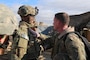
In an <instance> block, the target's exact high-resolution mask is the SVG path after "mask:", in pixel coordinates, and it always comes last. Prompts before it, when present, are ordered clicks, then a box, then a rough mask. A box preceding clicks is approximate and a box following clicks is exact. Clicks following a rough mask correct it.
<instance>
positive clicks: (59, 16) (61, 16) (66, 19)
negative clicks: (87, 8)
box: [55, 12, 70, 25]
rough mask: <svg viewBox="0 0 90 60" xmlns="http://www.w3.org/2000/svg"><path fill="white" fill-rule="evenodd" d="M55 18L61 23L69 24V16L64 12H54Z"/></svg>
mask: <svg viewBox="0 0 90 60" xmlns="http://www.w3.org/2000/svg"><path fill="white" fill-rule="evenodd" d="M55 18H57V19H58V20H60V21H61V22H62V23H64V24H67V25H69V22H70V17H69V15H68V14H67V13H65V12H61V13H56V14H55Z"/></svg>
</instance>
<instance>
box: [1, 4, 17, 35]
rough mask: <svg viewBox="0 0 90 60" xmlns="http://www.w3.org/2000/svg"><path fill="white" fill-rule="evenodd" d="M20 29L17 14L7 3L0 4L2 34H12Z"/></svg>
mask: <svg viewBox="0 0 90 60" xmlns="http://www.w3.org/2000/svg"><path fill="white" fill-rule="evenodd" d="M16 29H18V20H17V18H16V16H15V14H14V13H13V12H12V10H11V9H10V8H8V7H7V6H6V5H3V4H0V35H4V34H6V35H12V34H13V32H14V30H16Z"/></svg>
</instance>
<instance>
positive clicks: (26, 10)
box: [14, 5, 40, 60]
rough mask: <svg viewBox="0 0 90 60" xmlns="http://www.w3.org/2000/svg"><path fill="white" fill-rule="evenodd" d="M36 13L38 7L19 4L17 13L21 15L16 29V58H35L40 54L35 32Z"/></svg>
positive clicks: (20, 59) (37, 35)
mask: <svg viewBox="0 0 90 60" xmlns="http://www.w3.org/2000/svg"><path fill="white" fill-rule="evenodd" d="M37 13H38V9H36V8H33V7H31V6H28V5H23V6H20V8H19V10H18V14H19V15H20V17H21V21H20V23H19V28H18V30H17V35H18V36H17V35H16V36H17V37H15V40H14V41H16V42H17V47H16V50H17V52H16V54H17V56H18V58H19V59H18V60H37V58H38V57H39V55H40V45H39V41H38V37H39V36H40V35H39V33H37V30H36V29H37V25H36V21H35V16H36V15H37Z"/></svg>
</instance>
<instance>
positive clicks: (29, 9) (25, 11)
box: [18, 5, 38, 16]
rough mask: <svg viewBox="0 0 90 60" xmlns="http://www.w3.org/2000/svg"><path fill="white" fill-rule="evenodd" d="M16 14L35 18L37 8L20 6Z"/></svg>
mask: <svg viewBox="0 0 90 60" xmlns="http://www.w3.org/2000/svg"><path fill="white" fill-rule="evenodd" d="M18 14H19V15H20V16H27V15H29V14H31V15H34V16H35V15H37V14H38V9H37V7H35V8H33V7H32V6H29V5H22V6H20V7H19V9H18Z"/></svg>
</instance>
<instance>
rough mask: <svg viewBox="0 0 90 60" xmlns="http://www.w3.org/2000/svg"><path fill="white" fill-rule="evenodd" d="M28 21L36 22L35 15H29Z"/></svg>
mask: <svg viewBox="0 0 90 60" xmlns="http://www.w3.org/2000/svg"><path fill="white" fill-rule="evenodd" d="M28 21H29V23H31V24H32V23H34V22H35V16H28Z"/></svg>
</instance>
